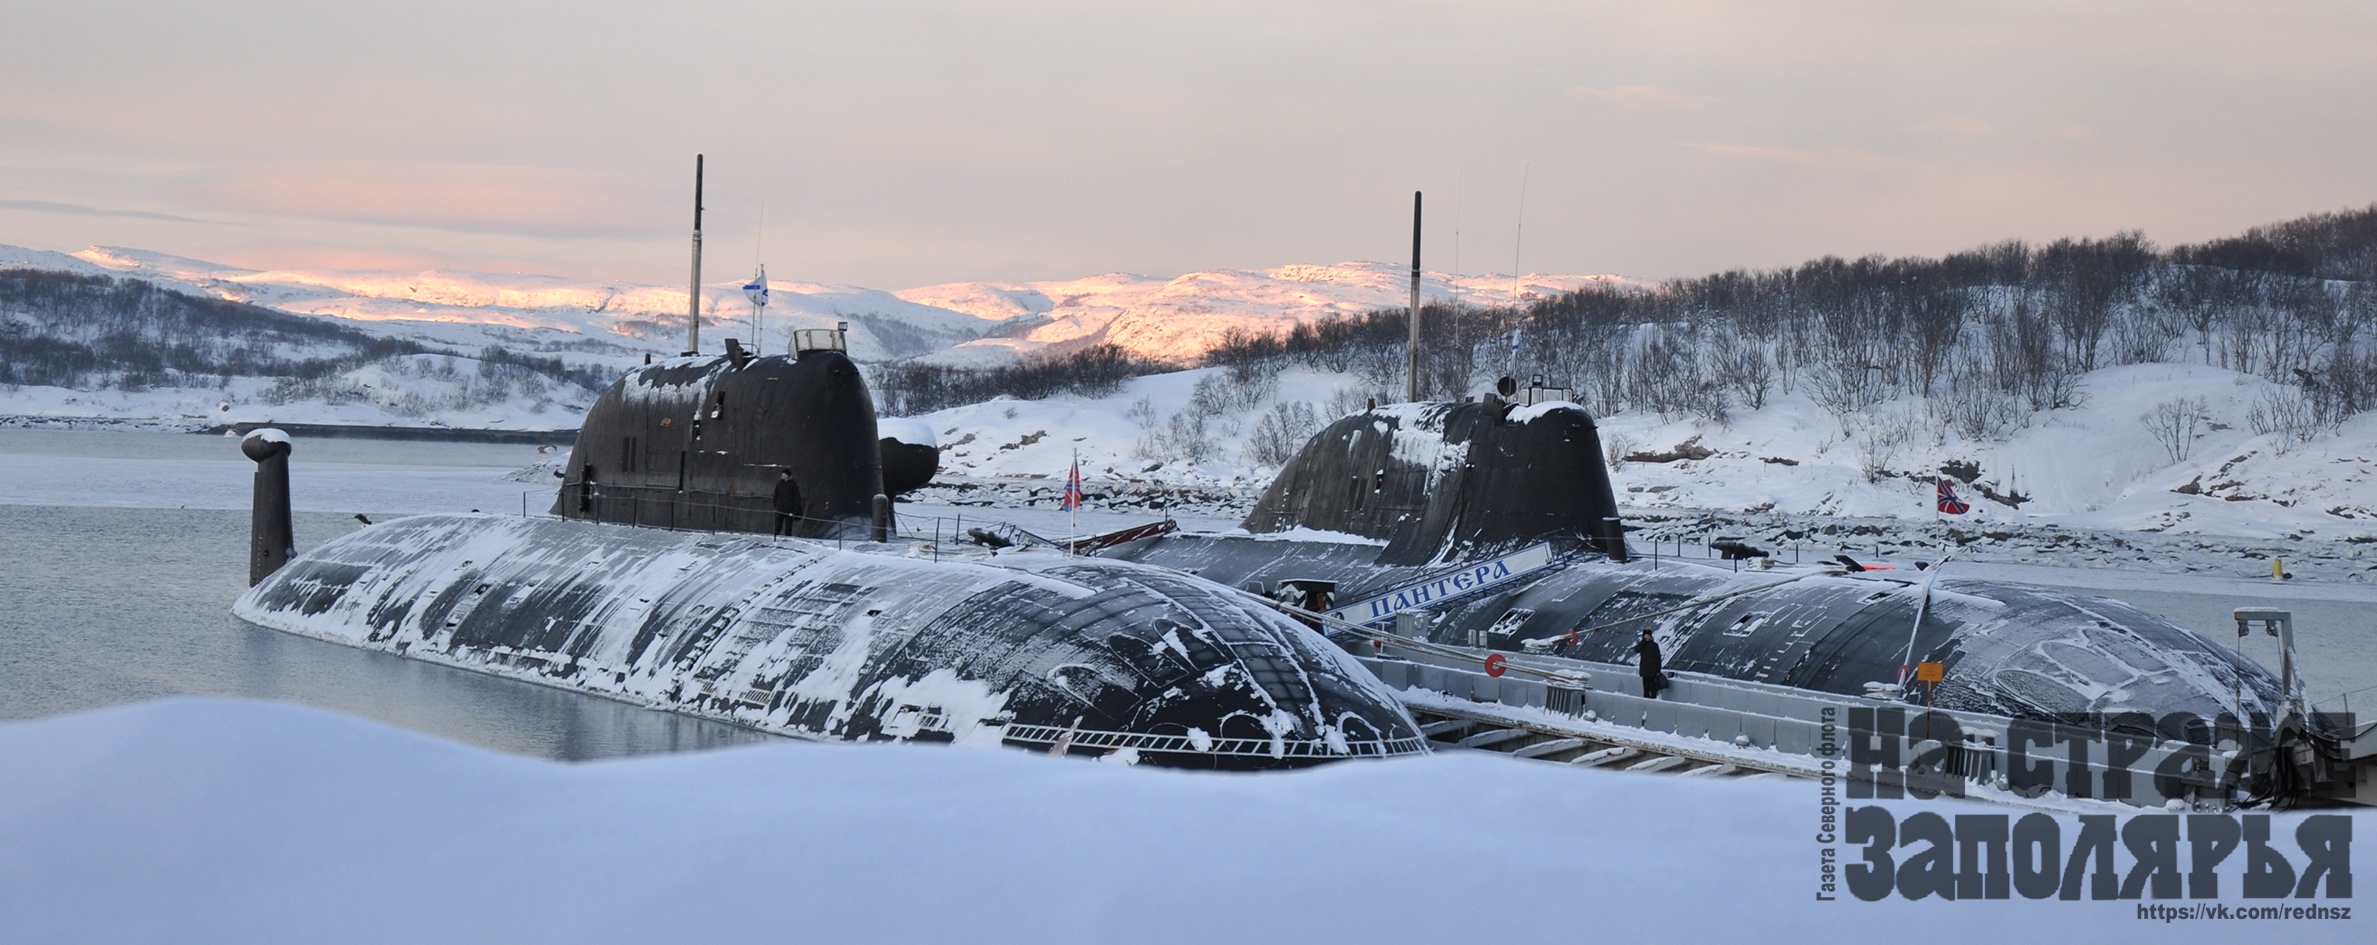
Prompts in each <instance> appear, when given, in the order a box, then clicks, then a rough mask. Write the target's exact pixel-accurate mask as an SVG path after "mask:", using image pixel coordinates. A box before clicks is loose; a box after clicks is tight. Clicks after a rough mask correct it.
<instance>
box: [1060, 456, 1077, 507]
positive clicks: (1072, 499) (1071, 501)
mask: <svg viewBox="0 0 2377 945" xmlns="http://www.w3.org/2000/svg"><path fill="white" fill-rule="evenodd" d="M1058 507H1059V508H1062V509H1064V510H1065V511H1067V512H1070V511H1073V510H1074V509H1078V508H1080V507H1081V461H1080V460H1078V459H1076V460H1074V461H1073V472H1072V474H1071V475H1068V476H1066V477H1065V500H1064V502H1063V504H1061V505H1060V506H1058Z"/></svg>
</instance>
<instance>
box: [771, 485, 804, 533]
mask: <svg viewBox="0 0 2377 945" xmlns="http://www.w3.org/2000/svg"><path fill="white" fill-rule="evenodd" d="M775 505H776V534H778V535H790V534H792V533H793V527H794V522H795V521H796V520H797V519H798V518H799V517H800V514H801V486H800V483H797V482H794V481H792V470H789V469H779V470H776V503H775Z"/></svg>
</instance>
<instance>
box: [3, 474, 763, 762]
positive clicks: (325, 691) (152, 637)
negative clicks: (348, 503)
mask: <svg viewBox="0 0 2377 945" xmlns="http://www.w3.org/2000/svg"><path fill="white" fill-rule="evenodd" d="M247 519H248V516H247V513H246V512H244V511H220V510H199V509H189V510H183V509H122V508H55V507H44V506H0V534H5V535H8V536H10V537H9V540H7V541H5V542H0V719H24V718H37V717H41V716H47V715H57V714H61V713H67V712H77V711H83V710H88V709H95V708H101V707H104V706H109V705H117V704H121V703H126V702H135V701H140V700H145V699H155V698H161V697H165V696H172V695H221V696H244V697H249V698H258V699H286V700H290V701H294V702H303V703H306V704H309V705H315V706H320V707H323V708H327V709H332V710H336V711H339V712H345V713H350V714H353V715H360V716H365V717H368V718H374V719H378V720H380V721H384V722H388V723H390V724H394V725H400V726H403V727H406V728H411V729H415V730H418V731H423V732H428V733H430V734H434V735H439V736H442V737H446V738H453V739H457V740H460V741H465V742H470V743H473V744H477V745H483V746H486V747H488V748H494V749H498V750H502V751H509V752H517V753H521V754H529V755H538V756H542V757H546V758H558V759H566V760H580V759H589V758H607V757H614V756H619V755H631V754H641V753H647V752H660V751H688V750H695V749H702V748H715V747H720V746H724V745H732V744H739V743H745V742H752V741H762V740H773V736H768V735H764V734H761V733H758V732H753V731H750V730H747V729H740V728H736V727H734V726H730V725H725V724H721V723H718V722H712V721H708V720H704V719H697V718H692V717H689V716H682V715H677V714H674V713H667V712H657V711H653V710H650V709H644V708H641V707H638V706H633V705H628V704H626V703H621V702H615V701H612V700H609V699H602V698H597V697H593V696H587V695H583V694H580V693H575V692H568V691H564V690H560V689H552V688H548V687H544V686H537V685H532V684H529V683H524V682H519V681H516V680H509V679H500V678H497V677H493V676H486V675H482V674H479V673H472V672H468V671H464V670H459V669H453V668H450V667H444V666H437V665H433V664H429V663H423V662H420V661H418V660H410V659H405V658H403V657H398V656H393V655H390V654H386V653H375V652H370V651H366V650H358V649H355V648H352V647H347V646H341V645H338V644H333V643H324V642H321V641H318V640H308V639H304V638H301V637H294V636H290V635H288V634H285V633H279V632H276V631H272V630H265V629H262V628H259V627H255V626H251V625H249V624H246V623H243V622H241V621H239V620H237V619H234V618H232V617H231V616H230V606H231V601H232V599H233V598H235V597H237V596H238V595H239V593H240V592H241V591H242V590H244V589H245V584H246V581H245V578H246V568H247V564H246V550H247V549H246V542H247V526H248V521H247ZM353 527H354V523H353V522H352V521H350V520H347V519H346V518H344V517H342V516H338V515H330V514H309V513H299V514H298V516H297V529H298V534H297V539H298V545H299V546H300V547H311V546H312V545H315V544H319V543H320V542H322V541H324V540H327V539H328V538H330V537H331V536H333V535H336V534H339V533H341V532H343V531H346V530H348V529H351V528H353Z"/></svg>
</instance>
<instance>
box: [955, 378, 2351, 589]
mask: <svg viewBox="0 0 2377 945" xmlns="http://www.w3.org/2000/svg"><path fill="white" fill-rule="evenodd" d="M1228 377H1229V372H1228V371H1227V370H1225V369H1220V368H1206V369H1198V370H1192V371H1182V372H1176V373H1171V374H1161V375H1155V376H1150V377H1142V378H1138V379H1135V380H1132V381H1130V382H1128V383H1126V384H1125V385H1124V386H1123V388H1122V390H1120V391H1118V392H1117V393H1114V394H1112V395H1109V396H1106V397H1102V398H1096V399H1087V398H1055V399H1051V400H1048V401H1040V402H1033V401H1019V400H1011V399H1001V400H994V401H990V402H988V403H981V404H973V405H969V406H964V407H955V408H951V409H948V410H943V411H939V412H936V413H932V414H928V415H925V416H924V417H921V418H919V419H921V420H923V421H924V422H926V423H929V424H931V425H932V427H933V429H934V431H935V432H936V433H937V434H938V436H939V439H940V443H941V446H942V464H943V469H944V470H945V471H946V472H945V476H944V479H946V480H949V481H952V482H956V481H963V480H968V479H972V480H984V481H990V482H998V481H1002V480H1007V481H1013V483H1014V485H1013V489H1014V490H1019V491H1017V492H1016V494H1015V495H1012V496H1009V497H1008V500H1007V501H1010V502H1012V501H1016V500H1017V498H1018V497H1020V499H1021V500H1022V501H1031V500H1033V498H1034V497H1033V495H1032V488H1033V487H1035V486H1037V487H1040V490H1041V491H1042V492H1043V493H1045V495H1042V496H1039V497H1038V498H1040V499H1042V500H1044V504H1052V503H1054V502H1055V495H1056V489H1055V487H1056V485H1057V484H1060V483H1061V482H1062V481H1063V479H1064V476H1065V472H1066V470H1067V468H1068V464H1069V463H1070V462H1071V460H1072V456H1073V455H1074V451H1076V450H1078V451H1079V455H1080V457H1081V465H1082V475H1083V478H1084V479H1085V481H1086V482H1087V483H1088V485H1089V486H1090V491H1091V492H1092V493H1099V492H1111V493H1115V494H1117V495H1118V496H1124V498H1121V499H1119V500H1118V501H1125V502H1134V503H1137V502H1142V501H1143V500H1141V499H1139V498H1133V497H1131V496H1135V495H1137V494H1140V493H1144V492H1146V491H1147V490H1151V489H1163V488H1175V489H1190V490H1196V491H1199V492H1201V493H1203V494H1205V495H1207V496H1223V497H1227V496H1231V495H1238V496H1243V497H1245V498H1248V499H1251V497H1252V494H1253V492H1254V491H1255V490H1256V489H1258V488H1259V487H1260V485H1261V484H1263V483H1267V482H1268V481H1269V480H1270V478H1271V476H1272V474H1273V473H1274V472H1276V465H1275V464H1273V463H1267V462H1264V461H1263V460H1262V456H1261V454H1262V453H1263V449H1262V448H1261V437H1262V436H1263V435H1264V432H1265V428H1266V427H1267V426H1271V427H1276V426H1278V425H1280V424H1282V423H1284V422H1286V421H1284V420H1282V419H1281V418H1283V417H1289V416H1290V415H1296V416H1302V415H1303V414H1304V412H1305V411H1309V412H1310V414H1311V421H1310V425H1306V426H1301V427H1299V428H1298V429H1299V430H1300V431H1309V430H1311V429H1314V428H1316V427H1317V425H1318V424H1320V423H1325V422H1327V421H1328V420H1330V419H1333V418H1334V417H1335V416H1337V415H1339V414H1340V413H1342V412H1343V411H1344V410H1348V409H1358V408H1359V407H1360V406H1361V405H1362V403H1363V401H1364V400H1365V399H1366V396H1367V393H1366V391H1365V389H1364V388H1363V387H1362V385H1361V383H1360V381H1359V380H1358V379H1356V378H1354V377H1352V376H1350V375H1341V374H1330V373H1326V372H1319V371H1314V370H1311V369H1308V368H1303V367H1291V368H1288V369H1286V370H1284V371H1282V372H1280V373H1279V374H1278V375H1277V377H1276V378H1275V379H1274V380H1273V381H1272V382H1270V383H1268V384H1265V383H1258V384H1255V385H1252V386H1253V388H1254V389H1253V390H1238V389H1233V388H1234V385H1232V384H1231V383H1230V382H1229V381H1228ZM1200 385H1202V387H1203V393H1202V394H1200ZM2274 386H2275V385H2272V384H2271V383H2270V382H2269V381H2266V380H2263V379H2261V378H2259V377H2256V376H2253V375H2250V374H2240V373H2237V372H2234V371H2227V370H2223V369H2220V368H2215V367H2207V366H2204V365H2179V364H2149V365H2132V366H2127V367H2120V368H2110V369H2106V370H2100V371H2096V372H2092V373H2090V374H2087V375H2085V376H2084V377H2083V378H2082V380H2081V386H2080V389H2081V392H2082V396H2081V398H2080V400H2081V403H2080V405H2079V406H2077V407H2073V408H2068V409H2063V410H2054V411H2048V412H2045V413H2041V414H2037V415H2035V416H2034V417H2033V418H2032V420H2031V422H2030V424H2029V425H2028V426H2027V427H2025V428H2023V429H2020V430H2018V431H2016V432H2014V433H2013V434H2012V435H2010V436H2008V437H2007V438H2005V439H2003V440H1984V441H1969V440H1966V439H1964V438H1963V437H1960V436H1958V435H1957V434H1956V433H1955V432H1954V431H1953V430H1952V429H1950V428H1949V426H1948V425H1947V424H1944V423H1940V422H1938V421H1936V420H1934V419H1933V418H1932V417H1931V416H1930V413H1929V408H1928V406H1927V405H1925V404H1923V403H1920V402H1915V401H1911V400H1909V401H1901V402H1894V403H1886V404H1881V405H1878V406H1876V407H1874V408H1873V409H1872V410H1870V411H1868V415H1867V416H1865V417H1862V418H1860V422H1857V423H1853V424H1851V425H1850V426H1849V427H1848V428H1846V429H1844V427H1843V424H1842V423H1841V422H1839V421H1837V420H1835V419H1834V418H1833V415H1832V414H1831V413H1829V412H1827V411H1826V410H1824V409H1823V408H1822V407H1820V406H1818V405H1817V404H1816V403H1815V402H1814V401H1813V400H1812V399H1810V398H1809V397H1808V396H1806V395H1805V394H1804V393H1786V394H1781V395H1779V396H1776V397H1773V398H1771V399H1770V400H1769V401H1768V403H1767V405H1766V406H1765V407H1764V408H1763V409H1759V410H1755V411H1741V412H1737V413H1735V414H1733V415H1732V416H1731V417H1729V419H1728V421H1727V422H1726V423H1724V424H1721V425H1720V424H1715V423H1708V422H1702V421H1692V420H1673V421H1669V420H1661V419H1660V418H1659V417H1658V416H1657V415H1655V414H1649V413H1634V412H1628V413H1621V414H1618V415H1615V416H1609V417H1603V418H1600V425H1601V430H1602V436H1603V438H1604V442H1605V445H1611V446H1613V449H1612V450H1611V452H1612V453H1614V454H1616V457H1617V459H1618V462H1617V463H1616V464H1615V468H1614V469H1613V471H1612V479H1613V480H1614V481H1615V483H1616V485H1617V489H1618V501H1619V503H1620V505H1621V506H1623V507H1627V508H1631V509H1636V510H1641V511H1678V510H1688V509H1707V510H1718V511H1727V512H1732V513H1747V514H1750V515H1759V514H1768V513H1779V514H1782V515H1819V516H1879V517H1889V518H1900V519H1920V520H1928V519H1930V518H1931V517H1932V516H1933V512H1932V499H1933V490H1934V488H1935V487H1936V480H1937V479H1938V478H1939V477H1941V476H1942V475H1943V470H1947V471H1948V472H1946V473H1945V475H1946V476H1947V477H1948V478H1950V479H1952V480H1955V481H1956V485H1955V488H1956V489H1957V490H1959V492H1960V494H1961V495H1962V497H1963V498H1964V499H1965V500H1967V501H1968V502H1970V504H1971V506H1972V510H1971V511H1970V512H1969V513H1967V514H1966V515H1964V516H1961V517H1957V518H1954V519H1952V521H1954V522H1957V523H1961V524H1964V525H1966V526H1968V527H1970V528H1975V529H1980V530H1998V531H2004V530H2020V529H2023V528H2026V527H2034V526H2039V525H2045V524H2058V525H2063V526H2067V527H2079V528H2100V529H2121V530H2146V531H2168V532H2171V533H2177V534H2185V533H2203V534H2216V535H2229V536H2238V537H2250V538H2268V539H2285V538H2290V537H2307V538H2313V539H2317V540H2326V541H2343V542H2355V543H2363V542H2377V415H2364V416H2361V417H2358V418H2355V419H2353V420H2351V421H2349V422H2347V423H2346V424H2345V425H2344V427H2343V428H2342V430H2341V431H2340V432H2338V433H2336V434H2333V435H2327V436H2321V437H2317V438H2314V439H2312V440H2311V441H2309V442H2308V443H2295V442H2292V441H2290V440H2288V439H2287V438H2285V437H2284V436H2282V435H2279V434H2270V435H2256V434H2254V433H2253V432H2252V431H2251V429H2250V424H2249V422H2248V416H2247V415H2248V414H2249V412H2250V411H2251V410H2252V409H2253V408H2254V405H2255V403H2256V400H2257V398H2259V397H2260V396H2261V395H2262V394H2263V393H2264V392H2265V391H2269V390H2270V389H2271V388H2273V387H2274ZM1228 397H1237V398H1239V399H1238V400H1236V401H1234V402H1231V403H1228V404H1226V405H1217V404H1216V403H1214V401H1215V400H1216V399H1217V398H1228ZM2181 397H2187V398H2199V399H2201V401H2202V402H2203V404H2204V405H2205V410H2206V420H2205V422H2204V423H2203V425H2202V426H2201V428H2200V429H2199V430H2198V431H2197V432H2196V435H2194V436H2192V437H2190V438H2189V441H2188V446H2187V450H2186V453H2185V458H2184V459H2174V458H2173V457H2172V455H2171V451H2170V450H2169V449H2167V448H2166V447H2165V446H2164V445H2163V443H2162V442H2160V441H2158V440H2157V438H2156V437H2155V436H2154V434H2153V432H2152V431H2151V429H2150V428H2149V425H2148V424H2147V423H2146V422H2145V421H2144V418H2145V417H2146V416H2147V415H2148V414H2150V413H2152V411H2153V410H2154V408H2155V407H2156V405H2158V404H2162V403H2166V402H2169V401H2171V400H2174V399H2177V398H2181ZM1298 404H1301V405H1302V406H1301V407H1299V406H1297V405H1298ZM1183 438H1190V439H1196V440H1198V442H1194V443H1190V442H1183ZM1293 439H1294V440H1295V442H1299V443H1300V442H1301V440H1302V436H1301V434H1299V435H1298V436H1296V437H1294V438H1293ZM1629 454H1631V455H1633V456H1635V457H1637V458H1636V459H1633V460H1627V459H1625V457H1626V456H1627V455H1629ZM1993 496H1994V497H1996V498H1992V497H1993ZM943 498H944V499H951V498H962V494H961V493H950V494H948V495H946V496H944V497H943ZM2017 499H2019V502H2018V504H2017V503H2016V500H2017ZM1207 504H1208V505H1210V504H1211V500H1209V501H1208V502H1207ZM1207 511H1212V512H1217V513H1218V512H1222V511H1224V510H1222V509H1219V508H1209V509H1207ZM2356 547H2357V546H2356ZM2366 577H2367V578H2368V579H2377V574H2371V575H2367V576H2366Z"/></svg>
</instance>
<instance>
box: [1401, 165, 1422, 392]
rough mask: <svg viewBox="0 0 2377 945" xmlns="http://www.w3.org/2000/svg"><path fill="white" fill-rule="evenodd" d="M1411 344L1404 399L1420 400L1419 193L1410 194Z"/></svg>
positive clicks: (1408, 351) (1405, 373) (1404, 365)
mask: <svg viewBox="0 0 2377 945" xmlns="http://www.w3.org/2000/svg"><path fill="white" fill-rule="evenodd" d="M1409 321H1410V322H1411V343H1410V344H1409V345H1408V346H1406V350H1405V352H1404V363H1403V379H1404V398H1403V399H1405V400H1409V401H1418V400H1419V399H1420V192H1419V191H1416V190H1415V191H1412V192H1411V318H1410V319H1409Z"/></svg>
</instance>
